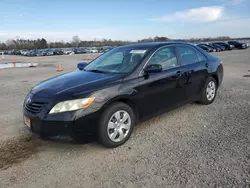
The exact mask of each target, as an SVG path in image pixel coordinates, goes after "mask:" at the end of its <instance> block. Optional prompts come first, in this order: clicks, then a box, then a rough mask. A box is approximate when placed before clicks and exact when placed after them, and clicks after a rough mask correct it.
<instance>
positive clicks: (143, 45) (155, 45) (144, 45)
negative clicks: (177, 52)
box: [121, 42, 190, 48]
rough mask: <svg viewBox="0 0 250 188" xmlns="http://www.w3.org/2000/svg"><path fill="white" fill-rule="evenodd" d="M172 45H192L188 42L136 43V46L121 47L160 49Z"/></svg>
mask: <svg viewBox="0 0 250 188" xmlns="http://www.w3.org/2000/svg"><path fill="white" fill-rule="evenodd" d="M172 44H190V43H187V42H146V43H136V44H129V45H125V46H121V47H137V48H158V47H161V46H165V45H172Z"/></svg>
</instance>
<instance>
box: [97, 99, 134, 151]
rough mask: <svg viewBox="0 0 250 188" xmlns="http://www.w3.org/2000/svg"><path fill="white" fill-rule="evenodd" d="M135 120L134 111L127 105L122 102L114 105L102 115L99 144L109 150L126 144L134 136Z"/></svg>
mask: <svg viewBox="0 0 250 188" xmlns="http://www.w3.org/2000/svg"><path fill="white" fill-rule="evenodd" d="M124 116H125V117H124ZM118 117H120V118H118ZM135 119H136V118H135V113H134V111H133V110H132V108H131V107H130V106H128V105H127V104H125V103H122V102H117V103H114V104H112V105H111V106H109V107H108V108H107V109H106V110H105V111H104V112H103V113H102V115H101V118H100V122H99V129H98V138H99V139H98V140H99V143H100V144H102V145H104V146H106V147H108V148H115V147H118V146H120V145H122V144H124V143H125V142H126V141H127V140H128V139H129V137H130V136H131V134H132V131H133V127H134V124H135ZM124 120H126V121H124ZM122 121H124V123H123V122H122ZM119 122H120V123H119ZM113 127H114V128H113ZM112 138H113V139H112Z"/></svg>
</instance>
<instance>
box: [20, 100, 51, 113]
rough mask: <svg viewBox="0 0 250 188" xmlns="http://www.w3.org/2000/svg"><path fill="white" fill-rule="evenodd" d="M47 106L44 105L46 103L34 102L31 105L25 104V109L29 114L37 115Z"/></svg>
mask: <svg viewBox="0 0 250 188" xmlns="http://www.w3.org/2000/svg"><path fill="white" fill-rule="evenodd" d="M46 104H47V103H44V102H32V103H29V104H25V109H26V110H27V111H28V112H31V113H34V114H37V113H39V112H40V111H41V110H42V109H43V108H44V107H45V106H46Z"/></svg>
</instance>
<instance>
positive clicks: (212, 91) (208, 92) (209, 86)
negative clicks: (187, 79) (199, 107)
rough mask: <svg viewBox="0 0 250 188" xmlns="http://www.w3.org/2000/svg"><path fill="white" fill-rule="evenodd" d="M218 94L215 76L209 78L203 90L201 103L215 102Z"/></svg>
mask: <svg viewBox="0 0 250 188" xmlns="http://www.w3.org/2000/svg"><path fill="white" fill-rule="evenodd" d="M216 94H217V82H216V80H215V79H214V78H213V77H210V78H208V80H207V81H206V83H205V86H204V88H203V90H202V92H201V100H200V101H199V102H200V103H201V104H205V105H208V104H211V103H213V101H214V99H215V97H216Z"/></svg>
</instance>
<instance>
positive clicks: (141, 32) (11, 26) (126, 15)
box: [0, 0, 250, 41]
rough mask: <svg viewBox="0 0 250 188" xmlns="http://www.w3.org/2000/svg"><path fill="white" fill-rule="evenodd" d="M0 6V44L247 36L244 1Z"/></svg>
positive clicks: (249, 18)
mask: <svg viewBox="0 0 250 188" xmlns="http://www.w3.org/2000/svg"><path fill="white" fill-rule="evenodd" d="M0 5H1V11H0V21H1V22H0V41H6V40H7V39H11V38H25V39H28V38H29V39H36V38H41V37H44V38H46V39H47V40H49V41H58V40H64V41H70V40H71V39H72V36H74V35H78V36H79V37H80V38H81V39H82V40H92V39H97V40H99V39H104V38H105V39H114V40H138V39H141V38H147V37H154V36H165V37H169V38H173V39H175V38H191V37H194V38H197V37H216V36H231V37H249V36H250V0H207V1H204V0H175V1H173V0H171V1H170V0H91V1H88V0H71V1H69V0H67V1H66V0H42V1H37V0H0Z"/></svg>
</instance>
